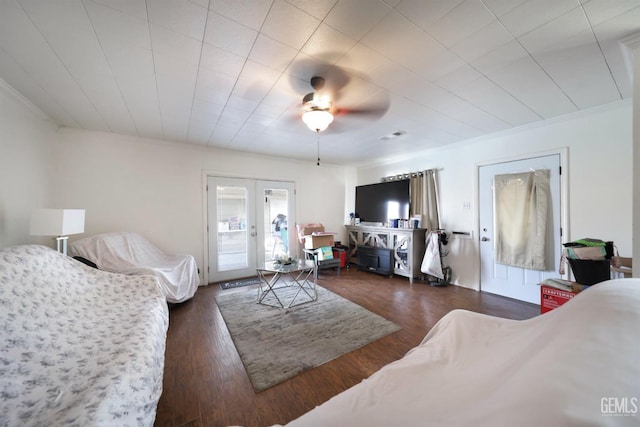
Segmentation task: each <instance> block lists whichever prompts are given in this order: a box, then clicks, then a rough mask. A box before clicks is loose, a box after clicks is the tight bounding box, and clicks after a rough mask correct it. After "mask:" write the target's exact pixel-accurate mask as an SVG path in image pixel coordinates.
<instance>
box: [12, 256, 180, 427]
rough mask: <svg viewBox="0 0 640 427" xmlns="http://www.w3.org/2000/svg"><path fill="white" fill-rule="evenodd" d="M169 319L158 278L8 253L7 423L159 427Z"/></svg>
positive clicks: (64, 259) (69, 260)
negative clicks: (154, 425)
mask: <svg viewBox="0 0 640 427" xmlns="http://www.w3.org/2000/svg"><path fill="white" fill-rule="evenodd" d="M168 322H169V316H168V309H167V303H166V301H165V298H164V295H163V294H162V291H161V289H160V285H159V283H158V280H157V279H156V278H154V277H151V276H124V275H121V274H113V273H108V272H104V271H100V270H97V269H95V268H91V267H88V266H86V265H84V264H82V263H80V262H78V261H76V260H74V259H72V258H69V257H67V256H65V255H62V254H60V253H58V252H56V251H54V250H52V249H49V248H47V247H45V246H38V245H24V246H14V247H10V248H6V249H2V250H0V396H1V397H0V400H1V402H2V404H1V405H0V425H2V426H82V427H87V426H152V425H153V423H154V419H155V414H156V408H157V404H158V400H159V398H160V394H161V393H162V376H163V369H164V350H165V343H166V332H167V327H168Z"/></svg>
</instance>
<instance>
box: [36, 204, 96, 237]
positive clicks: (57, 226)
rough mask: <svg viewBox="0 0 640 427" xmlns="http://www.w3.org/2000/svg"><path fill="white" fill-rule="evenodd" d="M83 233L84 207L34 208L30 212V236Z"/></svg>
mask: <svg viewBox="0 0 640 427" xmlns="http://www.w3.org/2000/svg"><path fill="white" fill-rule="evenodd" d="M79 233H84V209H36V210H34V211H33V212H32V213H31V235H32V236H68V235H69V234H79Z"/></svg>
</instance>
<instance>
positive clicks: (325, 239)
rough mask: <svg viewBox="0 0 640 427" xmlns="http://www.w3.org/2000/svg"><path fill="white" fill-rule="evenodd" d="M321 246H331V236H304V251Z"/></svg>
mask: <svg viewBox="0 0 640 427" xmlns="http://www.w3.org/2000/svg"><path fill="white" fill-rule="evenodd" d="M323 246H333V234H314V235H309V236H304V247H305V249H317V248H321V247H323Z"/></svg>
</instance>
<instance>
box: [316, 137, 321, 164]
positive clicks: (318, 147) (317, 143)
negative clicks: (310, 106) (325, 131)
mask: <svg viewBox="0 0 640 427" xmlns="http://www.w3.org/2000/svg"><path fill="white" fill-rule="evenodd" d="M316 135H317V137H318V139H317V142H316V147H317V149H318V163H316V166H320V131H319V130H317V131H316Z"/></svg>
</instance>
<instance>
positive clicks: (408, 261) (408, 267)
mask: <svg viewBox="0 0 640 427" xmlns="http://www.w3.org/2000/svg"><path fill="white" fill-rule="evenodd" d="M346 229H347V236H348V246H349V249H348V254H347V257H348V258H349V261H350V262H352V263H354V264H357V265H358V266H360V263H361V261H360V258H359V254H360V249H362V248H365V247H375V248H381V249H386V250H389V251H391V273H390V274H394V275H398V276H404V277H408V278H409V282H411V283H413V279H414V278H416V277H421V276H422V272H421V271H420V266H421V265H422V258H423V257H424V251H425V234H426V231H427V230H426V229H424V228H389V227H368V226H363V225H347V226H346ZM367 251H369V250H368V249H365V253H367ZM369 254H370V252H369ZM361 269H362V268H361ZM363 270H364V269H363ZM367 270H368V268H367ZM368 271H373V270H368ZM376 272H377V271H376ZM385 274H386V273H385Z"/></svg>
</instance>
